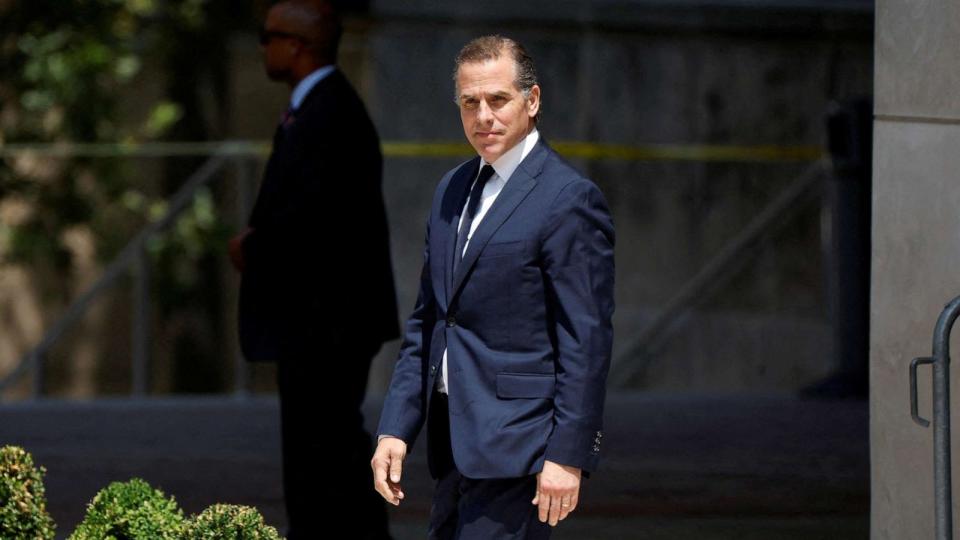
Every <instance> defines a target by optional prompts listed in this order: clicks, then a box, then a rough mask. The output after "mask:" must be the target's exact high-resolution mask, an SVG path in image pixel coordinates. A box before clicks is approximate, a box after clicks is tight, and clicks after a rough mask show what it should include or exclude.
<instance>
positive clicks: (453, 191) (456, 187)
mask: <svg viewBox="0 0 960 540" xmlns="http://www.w3.org/2000/svg"><path fill="white" fill-rule="evenodd" d="M479 168H480V158H479V157H476V158H474V159H472V160H470V161H468V162H466V163H465V164H463V165H462V166H461V167H460V170H458V171H457V172H456V173H455V174H454V176H453V178H451V179H450V185H449V186H448V187H447V191H446V193H445V194H444V200H443V203H442V205H443V208H445V210H446V211H443V212H442V214H443V215H444V216H450V218H449V221H447V220H444V222H445V223H446V225H447V230H445V231H440V235H441V238H442V240H443V241H442V242H441V243H440V246H441V251H440V252H439V253H437V260H439V261H441V264H442V265H443V274H442V276H443V296H442V298H441V305H443V307H444V309H446V307H447V306H448V305H449V299H450V293H451V282H452V280H453V255H454V252H455V251H456V247H457V228H458V227H459V226H460V215H461V214H462V213H463V207H464V205H465V203H466V200H467V195H469V194H470V185H471V184H472V183H473V180H474V178H476V176H477V171H478V170H479Z"/></svg>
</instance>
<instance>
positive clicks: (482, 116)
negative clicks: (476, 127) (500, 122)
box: [477, 99, 493, 124]
mask: <svg viewBox="0 0 960 540" xmlns="http://www.w3.org/2000/svg"><path fill="white" fill-rule="evenodd" d="M477 120H479V121H480V122H482V123H484V124H489V123H490V122H493V111H492V110H491V109H490V105H488V104H487V100H485V99H481V100H480V105H478V106H477Z"/></svg>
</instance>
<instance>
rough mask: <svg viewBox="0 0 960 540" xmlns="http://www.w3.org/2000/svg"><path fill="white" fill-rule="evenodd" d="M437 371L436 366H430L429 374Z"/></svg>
mask: <svg viewBox="0 0 960 540" xmlns="http://www.w3.org/2000/svg"><path fill="white" fill-rule="evenodd" d="M436 372H437V366H430V374H431V375H433V374H434V373H436Z"/></svg>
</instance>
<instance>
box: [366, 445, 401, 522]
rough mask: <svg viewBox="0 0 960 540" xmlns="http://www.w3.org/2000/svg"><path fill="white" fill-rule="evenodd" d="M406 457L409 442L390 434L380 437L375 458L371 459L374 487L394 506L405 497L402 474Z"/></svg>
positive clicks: (374, 454) (398, 504)
mask: <svg viewBox="0 0 960 540" xmlns="http://www.w3.org/2000/svg"><path fill="white" fill-rule="evenodd" d="M406 457H407V443H405V442H403V441H402V440H401V439H398V438H396V437H389V436H388V437H383V438H382V439H380V442H379V443H377V450H376V451H375V452H374V453H373V459H371V460H370V466H371V467H373V488H374V489H376V490H377V493H379V494H380V495H382V496H383V498H384V499H386V500H387V502H388V503H390V504H392V505H394V506H400V500H401V499H403V490H402V489H401V488H400V476H401V474H402V473H403V460H404V459H405V458H406Z"/></svg>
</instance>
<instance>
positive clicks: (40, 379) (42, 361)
mask: <svg viewBox="0 0 960 540" xmlns="http://www.w3.org/2000/svg"><path fill="white" fill-rule="evenodd" d="M46 356H47V355H46V354H45V353H44V352H40V351H38V352H36V353H34V357H33V387H32V389H31V397H32V398H33V399H40V398H41V397H43V394H44V392H45V391H46V385H47V381H46V379H45V375H44V373H43V371H44V367H46V364H47V362H46Z"/></svg>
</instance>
